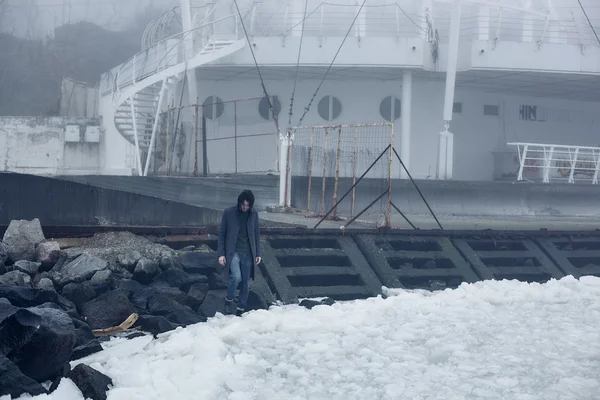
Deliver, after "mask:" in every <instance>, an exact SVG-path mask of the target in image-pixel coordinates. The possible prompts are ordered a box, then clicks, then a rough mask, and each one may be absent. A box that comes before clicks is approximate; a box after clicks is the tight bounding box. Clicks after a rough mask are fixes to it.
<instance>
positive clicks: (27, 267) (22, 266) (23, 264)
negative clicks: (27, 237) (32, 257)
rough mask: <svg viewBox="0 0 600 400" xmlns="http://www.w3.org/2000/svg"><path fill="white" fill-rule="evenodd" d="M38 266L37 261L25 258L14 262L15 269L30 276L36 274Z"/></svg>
mask: <svg viewBox="0 0 600 400" xmlns="http://www.w3.org/2000/svg"><path fill="white" fill-rule="evenodd" d="M39 267H40V264H39V263H36V262H33V261H27V260H20V261H17V262H16V263H15V264H14V268H15V270H17V271H21V272H24V273H26V274H27V275H29V276H31V277H33V276H35V274H37V272H38V269H39Z"/></svg>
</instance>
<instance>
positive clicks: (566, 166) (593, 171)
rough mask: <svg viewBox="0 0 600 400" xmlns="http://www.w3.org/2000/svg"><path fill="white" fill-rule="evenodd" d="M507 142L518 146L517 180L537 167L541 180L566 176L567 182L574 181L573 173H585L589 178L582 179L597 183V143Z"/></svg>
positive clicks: (599, 154)
mask: <svg viewBox="0 0 600 400" xmlns="http://www.w3.org/2000/svg"><path fill="white" fill-rule="evenodd" d="M507 145H508V146H516V147H517V152H518V156H519V172H518V175H517V180H518V181H522V180H523V172H524V170H525V169H528V170H540V171H541V172H542V182H544V183H550V180H565V179H566V180H567V182H568V183H575V177H576V176H587V178H588V179H582V180H590V181H591V183H592V184H593V185H597V184H598V174H599V172H600V147H592V146H569V145H561V144H545V143H524V142H511V143H507ZM552 170H555V174H552V175H551V171H552Z"/></svg>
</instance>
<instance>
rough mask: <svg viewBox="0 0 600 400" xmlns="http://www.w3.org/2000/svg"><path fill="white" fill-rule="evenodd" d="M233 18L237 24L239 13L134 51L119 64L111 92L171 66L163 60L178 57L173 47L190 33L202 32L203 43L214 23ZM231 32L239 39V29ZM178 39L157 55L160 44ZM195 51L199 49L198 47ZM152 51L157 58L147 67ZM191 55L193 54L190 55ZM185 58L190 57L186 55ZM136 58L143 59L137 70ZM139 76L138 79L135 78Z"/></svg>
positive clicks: (243, 14) (115, 91) (245, 13)
mask: <svg viewBox="0 0 600 400" xmlns="http://www.w3.org/2000/svg"><path fill="white" fill-rule="evenodd" d="M254 9H255V8H254V7H252V8H249V9H246V10H243V11H242V12H241V14H242V17H245V16H246V15H247V14H248V13H249V12H251V11H254ZM232 18H233V19H235V20H236V25H237V24H239V21H238V18H239V15H238V14H237V13H233V14H229V15H227V16H225V17H222V18H219V19H215V20H212V21H210V22H206V23H204V24H201V25H199V26H197V27H194V28H192V29H190V30H188V31H183V32H178V33H176V34H174V35H171V36H169V37H166V38H164V39H162V40H160V41H159V42H156V43H155V44H153V45H152V46H150V47H148V48H146V49H144V50H142V51H140V52H138V53H136V54H135V55H134V56H133V57H131V58H129V59H128V60H127V61H125V62H124V63H123V64H121V66H120V67H119V69H118V71H117V73H116V75H115V77H114V80H113V94H114V95H116V94H117V93H118V92H120V90H121V89H123V88H125V87H128V86H130V85H132V84H133V83H135V81H136V80H141V79H143V78H144V77H147V76H150V75H153V74H156V73H158V72H160V71H162V70H165V69H167V68H169V67H171V66H173V65H174V64H171V63H169V62H165V61H170V60H172V59H173V57H178V55H179V54H177V53H175V54H172V52H173V49H177V48H178V47H179V46H180V45H181V43H182V42H183V41H184V40H186V39H188V38H189V36H190V35H193V34H194V33H197V32H201V33H202V37H201V38H202V41H203V43H206V42H207V41H208V40H207V38H208V37H210V36H211V34H214V29H215V24H216V23H219V22H223V21H226V20H229V19H232ZM207 28H208V29H209V32H208V33H206V32H202V30H205V29H207ZM231 33H233V34H235V36H236V39H239V29H234V32H231ZM177 38H178V39H179V40H178V41H177V43H175V44H173V45H172V46H171V47H170V48H168V51H166V53H165V54H164V55H161V56H158V55H159V48H160V46H163V45H164V46H165V49H167V43H168V42H169V41H171V40H173V39H177ZM197 51H200V50H199V49H198V50H197ZM152 52H155V54H157V60H155V61H154V68H149V69H148V65H147V64H146V61H147V60H148V57H149V55H150V54H152ZM191 56H193V55H191ZM167 57H169V59H168V60H167ZM186 58H191V57H186ZM137 59H140V60H143V61H141V62H143V63H144V66H143V67H142V68H141V69H140V70H138V71H135V70H134V68H135V62H136V60H137ZM185 61H186V60H180V61H179V62H181V63H183V62H185ZM126 68H129V69H130V71H129V73H128V74H127V75H124V74H125V73H126ZM139 71H141V73H140V74H139V76H137V77H136V76H134V75H135V74H134V72H139ZM137 78H139V79H137Z"/></svg>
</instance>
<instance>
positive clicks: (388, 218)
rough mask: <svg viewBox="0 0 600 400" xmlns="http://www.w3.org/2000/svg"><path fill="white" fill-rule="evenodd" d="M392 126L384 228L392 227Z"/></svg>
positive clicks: (392, 129) (391, 130) (392, 130)
mask: <svg viewBox="0 0 600 400" xmlns="http://www.w3.org/2000/svg"><path fill="white" fill-rule="evenodd" d="M393 146H394V125H393V124H392V127H391V129H390V159H389V164H388V200H387V214H386V216H385V223H386V226H387V227H388V228H389V227H391V226H392V168H393V167H394V152H393V151H392V149H393V148H394V147H393Z"/></svg>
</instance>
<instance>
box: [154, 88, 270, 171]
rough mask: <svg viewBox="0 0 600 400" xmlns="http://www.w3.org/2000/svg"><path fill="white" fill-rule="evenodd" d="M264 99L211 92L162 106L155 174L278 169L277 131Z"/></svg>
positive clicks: (155, 154) (155, 157)
mask: <svg viewBox="0 0 600 400" xmlns="http://www.w3.org/2000/svg"><path fill="white" fill-rule="evenodd" d="M263 103H264V100H263V99H262V98H252V99H245V100H234V101H222V100H221V99H219V98H217V97H213V96H210V97H208V98H207V99H206V100H205V101H204V102H202V103H200V102H198V103H196V104H193V105H189V106H182V107H173V106H170V107H169V108H168V110H167V111H166V112H163V113H162V115H161V119H160V126H159V129H158V137H157V142H156V149H155V151H154V154H153V157H152V163H153V164H152V168H151V170H152V171H153V174H154V175H163V176H210V175H228V174H263V173H270V172H275V171H277V170H278V168H277V166H278V165H277V164H278V153H277V148H278V136H277V132H276V129H275V124H274V123H273V121H272V118H270V117H271V115H269V114H268V113H265V112H264V111H265V110H264V104H263Z"/></svg>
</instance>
